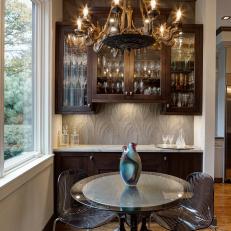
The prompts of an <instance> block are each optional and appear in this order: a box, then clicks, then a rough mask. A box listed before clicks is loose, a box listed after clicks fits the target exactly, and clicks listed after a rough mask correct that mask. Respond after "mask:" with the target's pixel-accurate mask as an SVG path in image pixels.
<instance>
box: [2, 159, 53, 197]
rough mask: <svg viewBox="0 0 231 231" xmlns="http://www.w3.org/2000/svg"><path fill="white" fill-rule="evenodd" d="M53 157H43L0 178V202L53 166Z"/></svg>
mask: <svg viewBox="0 0 231 231" xmlns="http://www.w3.org/2000/svg"><path fill="white" fill-rule="evenodd" d="M53 156H54V155H43V156H41V157H39V158H36V159H34V160H32V161H30V162H29V163H28V164H25V165H23V166H22V167H20V168H17V169H16V170H15V171H12V172H11V173H9V174H7V175H5V176H4V177H2V178H0V201H1V200H2V199H4V198H5V197H7V196H8V195H9V194H11V193H12V192H14V191H15V190H17V189H18V188H19V187H20V186H22V185H23V184H25V183H26V182H27V181H29V180H30V179H31V178H33V177H34V176H35V175H37V174H38V173H40V172H41V171H43V170H44V169H46V168H47V167H49V166H50V165H52V164H53Z"/></svg>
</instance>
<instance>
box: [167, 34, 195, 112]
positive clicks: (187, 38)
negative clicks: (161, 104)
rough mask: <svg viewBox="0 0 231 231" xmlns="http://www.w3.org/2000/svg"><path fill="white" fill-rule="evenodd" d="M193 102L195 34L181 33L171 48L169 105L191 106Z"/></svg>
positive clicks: (178, 106) (177, 106)
mask: <svg viewBox="0 0 231 231" xmlns="http://www.w3.org/2000/svg"><path fill="white" fill-rule="evenodd" d="M194 102H195V34H193V33H187V34H182V35H181V36H180V37H179V38H177V39H176V42H175V45H174V46H173V47H172V49H171V102H170V107H176V108H193V107H194Z"/></svg>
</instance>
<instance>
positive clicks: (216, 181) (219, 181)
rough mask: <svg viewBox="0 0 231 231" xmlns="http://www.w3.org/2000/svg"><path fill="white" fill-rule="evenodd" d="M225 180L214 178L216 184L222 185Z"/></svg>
mask: <svg viewBox="0 0 231 231" xmlns="http://www.w3.org/2000/svg"><path fill="white" fill-rule="evenodd" d="M222 182H223V179H222V178H214V183H222Z"/></svg>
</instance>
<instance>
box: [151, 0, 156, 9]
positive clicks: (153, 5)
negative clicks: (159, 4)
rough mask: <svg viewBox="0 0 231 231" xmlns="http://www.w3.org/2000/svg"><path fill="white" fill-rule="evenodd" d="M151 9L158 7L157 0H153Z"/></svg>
mask: <svg viewBox="0 0 231 231" xmlns="http://www.w3.org/2000/svg"><path fill="white" fill-rule="evenodd" d="M150 4H151V9H152V10H155V9H156V0H151V3H150Z"/></svg>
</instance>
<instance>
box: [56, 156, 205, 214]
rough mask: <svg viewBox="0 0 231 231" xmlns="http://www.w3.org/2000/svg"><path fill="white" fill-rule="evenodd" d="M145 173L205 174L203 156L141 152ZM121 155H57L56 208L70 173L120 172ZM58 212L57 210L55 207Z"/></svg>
mask: <svg viewBox="0 0 231 231" xmlns="http://www.w3.org/2000/svg"><path fill="white" fill-rule="evenodd" d="M139 155H140V157H141V160H142V170H143V171H151V172H160V173H165V174H169V175H173V176H176V177H180V178H182V179H185V178H186V177H187V175H189V174H190V173H192V172H200V171H202V163H203V162H202V161H203V153H202V152H195V153H193V152H186V153H182V152H181V153H174V152H171V153H156V152H155V153H151V152H140V153H139ZM120 157H121V153H120V152H113V153H105V152H97V153H91V152H89V153H88V152H84V153H80V152H55V161H54V192H55V193H54V198H55V205H56V192H57V179H58V176H59V174H60V173H61V172H62V171H64V170H67V169H81V170H83V171H85V172H86V173H87V174H88V175H89V176H92V175H95V174H100V173H106V172H116V171H119V162H120ZM55 212H56V206H55Z"/></svg>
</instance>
